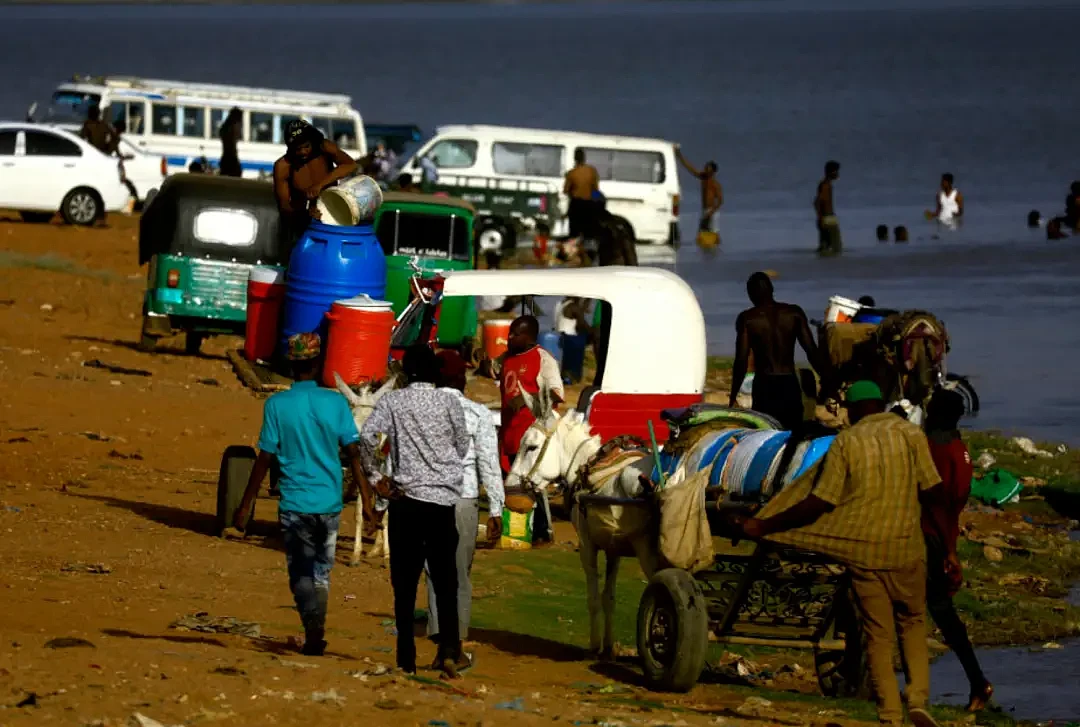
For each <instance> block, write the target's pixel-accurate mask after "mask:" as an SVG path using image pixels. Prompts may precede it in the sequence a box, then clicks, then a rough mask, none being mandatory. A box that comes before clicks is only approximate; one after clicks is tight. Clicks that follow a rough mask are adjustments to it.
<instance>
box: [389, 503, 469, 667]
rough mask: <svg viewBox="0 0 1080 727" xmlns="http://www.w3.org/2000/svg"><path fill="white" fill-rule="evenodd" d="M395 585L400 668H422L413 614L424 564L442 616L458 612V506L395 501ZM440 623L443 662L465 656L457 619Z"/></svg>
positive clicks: (392, 525) (392, 554)
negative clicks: (456, 518) (426, 566)
mask: <svg viewBox="0 0 1080 727" xmlns="http://www.w3.org/2000/svg"><path fill="white" fill-rule="evenodd" d="M389 517H390V522H389V524H388V526H387V527H388V528H389V534H388V535H389V541H390V585H391V586H393V588H394V619H395V621H396V622H397V632H398V634H397V665H398V666H399V667H400V668H402V669H404V670H406V671H415V670H416V638H415V636H414V632H413V629H414V626H413V624H414V619H413V613H414V611H415V609H416V589H417V586H418V585H419V583H420V574H421V573H423V572H424V562H425V561H426V562H427V564H428V570H429V572H430V574H431V581H430V583H429V587H431V588H434V590H435V606H436V608H437V609H438V611H439V613H457V612H458V599H457V588H458V583H457V563H456V561H455V560H454V556H455V554H456V553H457V542H458V532H457V521H456V520H455V517H454V508H453V506H452V505H435V504H432V503H430V502H421V501H419V500H411V499H409V498H407V497H404V498H402V499H400V500H392V501H391V502H390V512H389ZM442 621H443V622H444V623H440V624H439V631H440V633H439V651H438V657H439V658H440V659H452V660H457V659H458V658H460V656H461V635H460V631H459V626H458V620H457V619H456V618H445V619H442Z"/></svg>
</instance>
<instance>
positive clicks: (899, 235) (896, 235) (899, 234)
mask: <svg viewBox="0 0 1080 727" xmlns="http://www.w3.org/2000/svg"><path fill="white" fill-rule="evenodd" d="M893 240H895V241H896V242H907V241H908V231H907V228H906V227H904V226H903V225H900V226H899V227H896V228H894V229H893Z"/></svg>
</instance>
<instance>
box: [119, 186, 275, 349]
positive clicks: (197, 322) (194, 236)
mask: <svg viewBox="0 0 1080 727" xmlns="http://www.w3.org/2000/svg"><path fill="white" fill-rule="evenodd" d="M291 242H292V239H291V236H290V235H289V232H288V230H287V229H286V228H285V226H284V225H281V224H280V215H279V213H278V209H277V202H276V200H275V198H274V191H273V185H272V184H270V183H269V182H260V181H255V180H250V179H238V178H234V177H220V176H214V175H209V174H176V175H173V176H171V177H169V178H168V179H167V180H166V181H165V184H163V185H162V187H161V190H160V191H159V192H158V193H157V195H155V196H154V198H153V199H152V200H151V201H150V203H149V204H148V205H147V207H146V209H145V210H144V211H143V216H142V220H141V222H140V223H139V264H140V265H143V264H146V263H149V271H148V273H147V276H146V295H145V298H144V301H143V325H142V335H141V336H140V339H139V347H140V348H141V349H143V350H147V351H150V350H153V348H154V346H155V345H156V342H157V340H158V339H159V338H164V337H166V336H171V335H174V334H176V333H180V332H183V333H184V334H186V337H187V339H186V345H185V348H186V350H187V352H188V353H190V354H195V353H198V351H199V346H200V345H201V344H202V341H203V339H205V338H206V337H207V336H211V335H216V334H239V335H243V333H244V325H245V322H246V320H247V286H248V273H249V272H250V271H251V269H252V268H253V267H255V266H262V267H274V268H279V269H281V270H284V268H285V266H286V265H287V264H288V260H289V252H290V247H291Z"/></svg>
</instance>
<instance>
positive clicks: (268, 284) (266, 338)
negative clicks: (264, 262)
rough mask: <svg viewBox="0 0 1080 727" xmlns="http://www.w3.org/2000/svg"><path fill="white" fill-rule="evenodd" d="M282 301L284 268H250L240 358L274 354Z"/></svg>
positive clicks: (262, 358) (265, 357) (256, 358)
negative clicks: (241, 354) (242, 345)
mask: <svg viewBox="0 0 1080 727" xmlns="http://www.w3.org/2000/svg"><path fill="white" fill-rule="evenodd" d="M284 302H285V271H284V270H282V269H281V268H268V267H259V268H252V269H251V273H250V274H249V275H248V289H247V325H246V327H245V330H244V358H246V359H247V360H248V361H269V360H270V358H271V357H272V356H273V355H274V348H275V347H276V346H277V340H278V327H279V324H280V321H281V306H282V305H283V304H284Z"/></svg>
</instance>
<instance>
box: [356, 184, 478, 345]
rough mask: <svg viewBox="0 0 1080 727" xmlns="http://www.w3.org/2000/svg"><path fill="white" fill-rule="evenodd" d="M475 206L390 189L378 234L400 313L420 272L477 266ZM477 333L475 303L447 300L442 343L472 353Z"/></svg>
mask: <svg viewBox="0 0 1080 727" xmlns="http://www.w3.org/2000/svg"><path fill="white" fill-rule="evenodd" d="M475 215H476V210H474V209H473V206H472V205H471V204H469V203H468V202H465V201H463V200H460V199H456V198H454V197H445V196H434V195H427V194H413V193H410V192H385V193H384V194H383V202H382V206H381V207H379V210H378V212H376V213H375V236H376V237H378V238H379V242H380V243H381V244H382V248H383V252H384V253H385V254H386V299H387V300H388V301H390V303H392V304H393V306H394V315H400V314H401V312H402V311H403V310H405V307H406V306H408V304H409V300H410V299H411V298H412V295H413V291H412V283H411V281H412V278H413V276H414V275H417V274H420V273H418V272H417V270H416V268H415V267H413V263H414V262H415V265H416V267H419V268H420V270H421V271H424V272H427V271H431V272H432V273H433V272H434V271H436V270H472V269H473V268H474V267H475V262H476V258H475V252H474V246H473V220H474V218H475ZM475 336H476V302H475V300H474V299H473V298H470V297H456V298H449V299H447V300H445V301H444V302H443V304H442V309H441V310H440V312H439V337H438V341H437V342H438V344H439V345H440V346H442V347H443V348H457V349H459V350H461V351H462V353H463V354H465V355H466V356H469V355H471V351H472V345H473V339H474V337H475Z"/></svg>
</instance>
